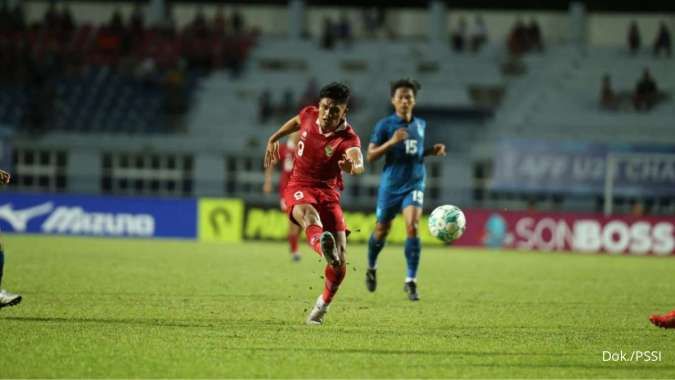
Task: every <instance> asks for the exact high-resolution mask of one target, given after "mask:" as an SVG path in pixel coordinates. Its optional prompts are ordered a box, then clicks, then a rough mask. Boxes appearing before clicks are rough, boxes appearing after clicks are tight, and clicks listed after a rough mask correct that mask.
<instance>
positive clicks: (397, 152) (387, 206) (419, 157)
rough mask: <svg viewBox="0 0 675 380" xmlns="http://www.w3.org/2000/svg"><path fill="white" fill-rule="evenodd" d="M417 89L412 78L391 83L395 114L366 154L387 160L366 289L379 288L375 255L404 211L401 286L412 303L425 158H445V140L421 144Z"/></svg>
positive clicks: (422, 128) (380, 128)
mask: <svg viewBox="0 0 675 380" xmlns="http://www.w3.org/2000/svg"><path fill="white" fill-rule="evenodd" d="M419 90H420V85H419V83H417V81H415V80H412V79H400V80H397V81H396V82H393V83H392V84H391V104H392V105H393V106H394V110H395V112H394V113H393V114H392V115H390V116H388V117H386V118H384V119H382V120H380V121H379V122H378V123H377V125H376V126H375V131H374V132H373V135H372V136H371V138H370V144H369V145H368V155H367V160H368V162H374V161H376V160H377V159H379V158H380V157H382V156H385V163H384V170H383V172H382V178H381V181H380V189H379V192H378V195H377V211H376V217H377V224H376V225H375V231H374V232H373V234H372V235H370V240H369V241H368V270H367V272H366V287H367V288H368V290H369V291H371V292H374V291H375V289H376V287H377V277H376V267H377V256H378V255H379V254H380V251H382V248H383V247H384V243H385V239H386V238H387V234H388V233H389V229H390V228H391V221H392V220H393V219H394V217H396V215H397V214H398V213H399V212H401V211H402V212H403V219H404V220H405V226H406V236H407V238H406V241H405V250H404V252H405V259H406V263H407V267H408V272H407V276H406V279H405V285H404V288H403V289H404V290H405V291H406V293H408V298H409V299H410V300H411V301H418V300H419V295H418V294H417V267H418V266H419V262H420V251H421V244H420V239H419V237H418V227H419V221H420V218H421V216H422V204H423V201H424V180H425V177H426V169H425V168H424V157H426V156H445V145H443V144H434V145H433V146H432V147H429V148H426V149H425V148H424V131H425V129H426V127H427V123H426V122H425V121H424V120H423V119H420V118H418V117H414V116H413V109H414V108H415V97H416V96H417V92H418V91H419Z"/></svg>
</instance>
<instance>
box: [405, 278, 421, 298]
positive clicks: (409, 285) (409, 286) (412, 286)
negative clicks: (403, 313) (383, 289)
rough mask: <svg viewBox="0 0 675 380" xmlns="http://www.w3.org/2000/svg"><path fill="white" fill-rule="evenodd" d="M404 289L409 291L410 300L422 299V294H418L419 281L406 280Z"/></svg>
mask: <svg viewBox="0 0 675 380" xmlns="http://www.w3.org/2000/svg"><path fill="white" fill-rule="evenodd" d="M403 291H404V292H406V293H408V299H409V300H411V301H419V300H420V296H419V295H418V294H417V283H416V282H415V281H406V283H405V285H403Z"/></svg>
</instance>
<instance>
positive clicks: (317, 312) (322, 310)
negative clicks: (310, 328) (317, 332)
mask: <svg viewBox="0 0 675 380" xmlns="http://www.w3.org/2000/svg"><path fill="white" fill-rule="evenodd" d="M326 313H328V305H326V304H325V303H324V302H323V297H322V296H319V298H317V300H316V304H314V307H313V308H312V311H310V312H309V316H307V321H306V323H307V324H308V325H321V324H323V318H324V317H325V316H326Z"/></svg>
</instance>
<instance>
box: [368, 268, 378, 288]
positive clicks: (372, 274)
mask: <svg viewBox="0 0 675 380" xmlns="http://www.w3.org/2000/svg"><path fill="white" fill-rule="evenodd" d="M366 288H368V291H369V292H374V291H375V289H377V274H376V270H375V269H368V270H366Z"/></svg>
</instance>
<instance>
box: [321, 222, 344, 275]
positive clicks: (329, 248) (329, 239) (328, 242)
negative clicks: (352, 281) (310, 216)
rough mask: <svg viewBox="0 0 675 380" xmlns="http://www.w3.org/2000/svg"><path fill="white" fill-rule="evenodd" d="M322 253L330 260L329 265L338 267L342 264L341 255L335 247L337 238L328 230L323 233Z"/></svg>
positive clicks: (327, 260)
mask: <svg viewBox="0 0 675 380" xmlns="http://www.w3.org/2000/svg"><path fill="white" fill-rule="evenodd" d="M321 253H322V254H323V257H324V258H325V259H326V262H328V265H330V266H332V267H333V268H337V267H339V266H340V265H341V263H340V256H338V252H337V249H336V248H335V238H334V237H333V234H332V233H330V232H328V231H326V232H324V233H322V234H321Z"/></svg>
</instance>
